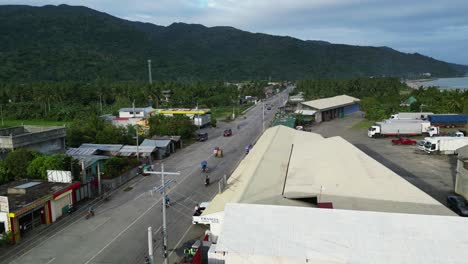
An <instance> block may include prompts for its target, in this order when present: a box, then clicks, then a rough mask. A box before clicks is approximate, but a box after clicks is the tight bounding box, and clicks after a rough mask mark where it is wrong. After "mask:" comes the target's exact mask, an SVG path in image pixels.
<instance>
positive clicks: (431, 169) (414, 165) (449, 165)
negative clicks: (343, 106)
mask: <svg viewBox="0 0 468 264" xmlns="http://www.w3.org/2000/svg"><path fill="white" fill-rule="evenodd" d="M363 120H364V119H363V118H362V114H361V113H356V114H354V115H351V116H347V117H345V118H342V119H335V120H332V121H329V122H323V123H321V124H319V125H316V126H312V128H311V131H312V132H315V133H319V134H321V135H322V136H324V137H333V136H341V137H343V138H345V139H346V140H348V141H349V142H351V143H353V144H354V145H355V146H356V147H357V148H359V149H361V150H362V151H363V152H365V153H366V154H367V155H369V156H371V157H372V158H374V159H375V160H377V161H379V162H380V163H382V164H384V165H385V166H387V167H388V168H390V169H391V170H393V171H394V172H395V173H397V174H399V175H400V176H401V177H403V178H405V179H406V180H407V181H409V182H410V183H412V184H413V185H415V186H417V187H418V188H420V189H421V190H423V191H424V192H426V193H428V194H429V195H430V196H432V197H434V198H435V199H436V200H438V201H439V202H441V203H442V204H446V198H447V195H449V194H453V189H454V185H455V174H456V157H455V156H453V155H451V156H450V155H428V154H425V153H422V152H420V151H419V150H418V149H417V148H416V147H415V146H407V145H398V146H396V145H392V143H391V140H392V139H395V138H394V137H389V138H378V139H373V138H369V137H368V136H367V128H355V127H353V126H354V125H356V124H358V123H359V122H361V121H363ZM395 191H396V192H398V190H395Z"/></svg>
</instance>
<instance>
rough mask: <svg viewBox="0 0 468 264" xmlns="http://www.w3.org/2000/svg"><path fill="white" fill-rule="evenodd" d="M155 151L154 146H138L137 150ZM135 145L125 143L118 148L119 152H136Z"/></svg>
mask: <svg viewBox="0 0 468 264" xmlns="http://www.w3.org/2000/svg"><path fill="white" fill-rule="evenodd" d="M155 151H156V146H141V145H140V146H138V152H140V153H152V152H155ZM136 152H137V146H131V145H125V146H123V147H122V148H121V149H120V150H119V153H136Z"/></svg>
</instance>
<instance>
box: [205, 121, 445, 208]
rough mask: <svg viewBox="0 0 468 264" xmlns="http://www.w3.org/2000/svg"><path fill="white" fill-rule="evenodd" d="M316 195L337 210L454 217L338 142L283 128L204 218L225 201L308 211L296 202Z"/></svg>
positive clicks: (265, 141)
mask: <svg viewBox="0 0 468 264" xmlns="http://www.w3.org/2000/svg"><path fill="white" fill-rule="evenodd" d="M290 153H291V157H290ZM286 173H287V176H286ZM283 186H284V190H283ZM395 190H398V191H397V192H396V191H395ZM283 191H284V192H283ZM318 196H320V197H321V198H320V202H332V203H333V207H334V208H339V209H355V210H370V211H384V212H402V213H422V214H441V215H454V213H453V212H452V211H450V210H449V209H447V208H446V207H445V206H444V205H442V204H441V203H439V202H438V201H436V200H435V199H434V198H432V197H430V196H429V195H428V194H426V193H425V192H423V191H421V190H419V189H418V188H416V187H415V186H414V185H412V184H410V183H409V182H407V181H406V180H405V179H403V178H402V177H400V176H399V175H398V174H396V173H394V172H393V171H391V170H390V169H388V168H387V167H385V166H383V165H382V164H380V163H379V162H377V161H376V160H374V159H372V158H371V157H369V156H368V155H366V154H365V153H364V152H362V151H361V150H359V149H358V148H356V147H354V146H353V145H352V144H351V143H349V142H347V141H346V140H344V139H343V138H341V137H332V138H326V139H325V138H323V137H322V136H320V135H318V134H315V133H310V132H304V131H298V130H294V129H290V128H287V127H284V126H276V127H272V128H269V129H268V130H266V131H265V133H264V134H263V135H262V136H261V137H260V139H259V140H258V142H257V144H256V145H255V146H254V148H253V150H252V151H251V152H250V153H249V155H247V156H246V158H245V159H244V160H243V161H242V162H241V163H240V164H239V166H238V167H237V169H236V170H235V171H234V172H233V174H232V175H231V177H230V178H229V180H228V185H227V189H226V190H225V191H224V192H223V193H221V194H218V195H217V196H215V198H214V199H213V201H212V202H211V203H210V206H209V207H208V208H207V209H206V210H205V211H204V212H203V214H204V215H208V214H211V213H215V212H220V211H223V210H224V205H225V204H226V203H228V202H238V203H256V204H273V205H297V206H309V207H310V206H313V205H312V204H310V203H307V202H302V201H300V200H296V199H301V198H311V197H318Z"/></svg>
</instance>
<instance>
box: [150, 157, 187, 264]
mask: <svg viewBox="0 0 468 264" xmlns="http://www.w3.org/2000/svg"><path fill="white" fill-rule="evenodd" d="M145 173H147V174H156V175H161V186H159V187H157V188H154V189H153V190H155V191H161V193H162V199H161V200H162V215H163V227H162V232H163V257H164V264H168V260H167V257H168V255H167V227H166V188H167V187H169V185H170V184H171V183H172V182H174V180H169V181H167V182H166V181H165V179H164V176H165V175H180V173H179V172H165V171H164V164H162V163H161V171H145Z"/></svg>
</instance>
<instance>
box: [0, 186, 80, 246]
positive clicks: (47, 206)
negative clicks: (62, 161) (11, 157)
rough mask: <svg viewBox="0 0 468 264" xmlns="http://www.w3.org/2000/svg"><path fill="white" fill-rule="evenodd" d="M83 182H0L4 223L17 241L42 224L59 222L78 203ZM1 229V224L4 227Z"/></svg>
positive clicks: (1, 221)
mask: <svg viewBox="0 0 468 264" xmlns="http://www.w3.org/2000/svg"><path fill="white" fill-rule="evenodd" d="M79 186H80V183H79V182H77V183H60V182H41V181H31V182H10V183H8V184H4V185H1V186H0V205H1V206H0V226H2V225H3V230H4V231H5V232H11V233H12V234H13V238H14V240H15V242H18V241H19V240H20V239H21V237H22V236H24V235H26V234H27V233H29V232H30V231H31V230H34V229H36V228H38V227H39V226H41V225H48V224H50V223H52V222H55V220H56V219H57V218H59V217H60V216H62V215H63V214H64V213H66V212H67V211H68V207H69V206H70V205H71V204H73V203H74V201H75V200H74V199H75V196H74V195H73V190H74V189H76V188H78V187H79ZM0 230H1V228H0Z"/></svg>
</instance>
